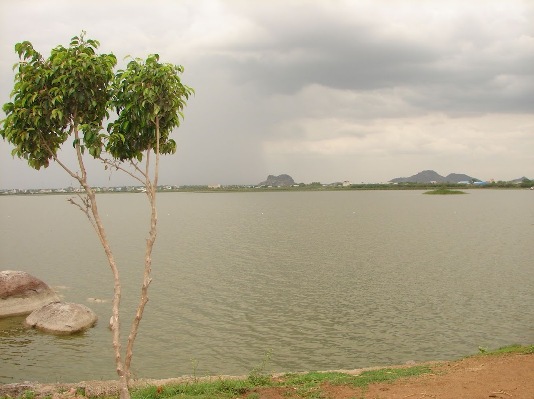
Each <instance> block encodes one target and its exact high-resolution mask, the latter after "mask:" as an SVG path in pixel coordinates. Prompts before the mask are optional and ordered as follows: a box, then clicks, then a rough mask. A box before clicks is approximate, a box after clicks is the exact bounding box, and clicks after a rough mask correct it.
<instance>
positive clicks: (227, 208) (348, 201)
mask: <svg viewBox="0 0 534 399" xmlns="http://www.w3.org/2000/svg"><path fill="white" fill-rule="evenodd" d="M458 197H460V198H458ZM65 199H66V197H61V196H44V197H4V198H0V201H1V202H2V204H1V208H0V209H1V211H0V222H1V223H0V231H1V232H2V233H3V235H2V236H3V240H2V241H1V244H0V245H1V246H2V247H1V248H0V250H1V253H2V258H1V260H0V262H1V263H0V267H1V268H2V269H21V270H25V271H28V272H30V273H32V274H35V275H36V276H38V277H40V278H42V279H43V280H45V281H47V282H48V283H49V284H51V285H52V286H62V287H64V288H62V289H61V290H60V293H61V294H63V295H64V297H65V300H67V301H70V302H79V303H84V304H86V305H87V306H89V307H91V308H92V309H93V310H94V311H95V312H96V313H97V314H98V315H99V323H98V324H97V326H96V327H95V328H93V329H91V330H89V331H87V332H85V333H84V334H82V335H80V336H74V337H71V338H68V337H54V336H50V335H46V334H41V333H38V332H36V331H34V330H26V329H24V328H22V327H21V322H22V320H23V318H12V319H3V320H0V337H1V340H0V382H13V381H24V380H40V381H56V380H57V381H79V380H87V379H101V378H115V374H114V370H113V356H112V350H111V336H110V332H109V330H108V329H107V320H109V316H110V313H111V311H110V306H111V305H110V304H111V296H112V284H111V282H110V272H109V270H108V269H107V267H106V261H105V258H104V256H103V254H102V251H101V249H100V248H99V246H98V242H97V240H96V238H95V237H94V233H93V232H92V231H91V228H90V226H89V225H88V224H87V222H86V220H84V218H83V215H80V214H79V212H78V211H76V209H74V207H69V206H68V204H67V203H66V201H65ZM532 199H533V197H532V194H531V193H530V192H529V191H521V190H517V191H473V192H470V194H469V195H464V196H454V198H451V196H446V197H437V198H436V197H434V196H432V197H430V196H424V195H421V192H324V193H323V192H316V193H313V192H312V193H303V192H297V193H240V194H211V195H206V194H185V193H184V194H182V193H166V194H162V195H160V196H159V200H158V201H159V215H160V216H159V228H160V231H159V237H158V241H157V244H156V249H155V251H156V252H155V254H154V268H153V269H154V281H153V284H152V286H151V292H150V298H151V300H150V302H149V304H148V306H147V310H146V316H145V318H144V319H143V322H142V325H141V332H140V335H139V338H138V342H137V346H136V353H135V357H134V364H133V368H134V372H135V374H136V376H137V377H157V378H164V377H173V376H177V375H183V374H191V373H193V372H194V371H196V373H197V374H199V375H200V374H246V373H248V372H250V370H251V369H252V368H253V367H254V366H256V365H257V364H258V363H260V362H261V359H262V358H263V356H264V354H265V353H267V352H272V357H271V359H272V360H271V363H270V368H271V370H272V371H298V370H317V369H319V370H325V369H339V368H355V367H363V366H372V365H383V364H391V363H403V362H406V361H408V360H416V361H423V360H435V359H440V358H451V357H455V356H460V355H464V354H466V353H471V352H475V351H476V350H477V347H478V346H486V347H497V346H500V345H505V344H510V343H515V342H519V343H532V342H534V328H533V326H534V314H533V310H532V306H531V304H532V303H533V300H534V290H533V288H534V269H533V268H532V267H531V260H532V259H533V258H534V246H532V242H534V225H533V220H534V207H532ZM99 200H100V207H101V209H102V210H103V214H105V215H107V216H106V220H105V222H106V223H107V226H109V236H110V239H111V242H112V245H113V248H114V250H115V252H116V257H117V261H118V263H119V265H120V266H121V267H122V270H123V275H122V278H123V279H124V284H125V288H124V291H125V294H124V300H123V302H124V305H125V308H126V309H131V308H132V306H133V305H134V304H135V303H136V295H137V293H138V289H139V281H140V280H141V272H142V260H143V242H144V236H143V234H144V233H145V232H146V231H147V225H146V222H147V220H146V219H142V220H137V219H136V218H135V217H134V216H136V215H139V214H142V212H143V211H144V210H145V209H146V205H145V203H144V197H143V196H139V195H133V194H132V195H130V194H124V195H101V196H99ZM43 210H45V212H43ZM8 215H9V217H8ZM35 220H39V221H40V222H39V224H37V225H36V224H35V223H34V221H35ZM29 226H31V227H32V228H31V229H30V228H29ZM90 298H97V299H99V301H94V300H90ZM100 300H101V301H100ZM125 316H126V317H131V316H132V312H131V311H128V312H126V313H125ZM127 327H128V325H125V326H124V328H127ZM124 334H125V335H126V331H125V332H124Z"/></svg>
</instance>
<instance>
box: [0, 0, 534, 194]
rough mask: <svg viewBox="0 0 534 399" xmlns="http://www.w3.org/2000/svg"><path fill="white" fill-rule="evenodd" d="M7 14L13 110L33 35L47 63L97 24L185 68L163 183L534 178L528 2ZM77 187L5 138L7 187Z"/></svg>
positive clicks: (3, 34)
mask: <svg viewBox="0 0 534 399" xmlns="http://www.w3.org/2000/svg"><path fill="white" fill-rule="evenodd" d="M0 21H1V24H0V51H1V56H0V102H1V103H2V104H3V103H5V102H7V101H9V95H10V92H11V90H12V87H13V78H14V72H13V70H12V66H13V64H15V63H16V62H17V61H18V59H17V56H16V54H15V52H14V45H15V43H17V42H20V41H23V40H29V41H30V42H32V43H33V45H34V47H35V48H36V49H37V50H38V51H39V52H41V53H42V54H43V55H45V56H48V55H49V53H50V50H51V49H52V48H53V47H55V46H57V45H59V44H62V45H65V46H67V45H68V43H69V41H70V38H71V37H72V36H75V35H78V34H79V33H80V32H81V31H82V30H85V31H86V32H87V37H89V38H93V39H96V40H99V41H100V43H101V47H100V50H101V51H102V52H113V53H114V54H115V55H116V56H117V58H118V59H119V60H122V59H123V58H124V57H125V56H127V55H131V56H134V57H141V58H144V57H146V56H147V55H148V54H151V53H158V54H160V57H161V60H162V61H164V62H172V63H175V64H181V65H183V66H184V67H185V73H184V75H183V82H184V83H185V84H187V85H189V86H191V87H193V88H194V89H195V91H196V95H195V96H194V97H193V98H191V99H190V101H189V103H188V106H187V108H186V109H185V120H184V122H183V124H182V126H181V127H180V128H179V129H177V130H176V131H175V132H174V135H173V138H174V139H175V140H176V142H177V143H178V152H177V153H176V154H175V155H172V156H167V157H165V159H164V162H163V164H162V176H161V180H160V181H161V183H163V184H176V185H184V184H215V183H220V184H256V183H259V182H260V181H262V180H265V178H266V177H267V175H268V174H274V175H279V174H282V173H287V174H289V175H291V176H292V177H293V178H294V179H295V181H297V182H305V183H309V182H312V181H320V182H323V183H329V182H334V181H343V180H349V181H351V182H354V183H357V182H384V181H388V180H390V179H392V178H395V177H402V176H410V175H413V174H415V173H417V172H420V171H422V170H425V169H433V170H435V171H436V172H438V173H440V174H442V175H447V174H449V173H453V172H455V173H466V174H468V175H470V176H472V177H477V178H479V179H482V180H487V179H491V178H494V179H495V180H511V179H515V178H518V177H521V176H523V175H526V176H527V177H529V178H534V22H533V21H534V2H532V1H528V0H525V1H520V0H501V1H492V0H478V1H477V0H471V1H465V0H461V1H454V0H447V1H442V0H425V1H422V0H412V1H410V0H406V1H396V0H383V1H382V0H372V1H371V0H370V1H359V0H352V1H348V0H346V1H342V0H309V1H304V0H302V1H298V0H283V1H282V0H280V1H276V0H257V1H248V0H241V1H239V0H220V1H216V0H154V1H136V0H124V1H123V0H106V1H102V0H47V1H43V0H2V1H1V2H0ZM3 117H4V115H3V114H2V118H3ZM69 150H72V146H70V144H69V145H67V146H66V149H65V151H63V152H62V156H64V157H66V159H67V160H72V156H71V155H70V154H69V152H70V151H69ZM90 169H91V170H90V172H92V173H93V174H92V176H93V177H92V180H91V181H92V183H93V184H95V185H104V186H107V185H119V184H125V183H131V182H132V181H131V180H128V179H127V178H125V177H123V176H120V175H117V174H115V175H113V176H109V173H108V172H104V171H102V170H101V168H100V166H99V165H93V164H92V165H91V167H90ZM69 185H74V181H73V180H72V178H68V177H66V175H65V174H64V172H63V171H62V170H61V169H59V167H57V165H51V166H50V167H49V168H48V169H46V170H41V171H34V170H32V169H31V168H29V167H28V166H27V165H26V163H25V162H24V161H21V160H18V159H13V158H12V156H11V148H10V145H9V144H8V143H6V142H4V141H1V140H0V188H39V187H65V186H69Z"/></svg>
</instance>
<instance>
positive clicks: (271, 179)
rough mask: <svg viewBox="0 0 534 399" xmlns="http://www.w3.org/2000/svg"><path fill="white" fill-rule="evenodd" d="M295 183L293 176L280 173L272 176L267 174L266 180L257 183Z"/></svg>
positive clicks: (280, 185) (279, 185)
mask: <svg viewBox="0 0 534 399" xmlns="http://www.w3.org/2000/svg"><path fill="white" fill-rule="evenodd" d="M293 184H295V181H294V180H293V178H292V177H291V176H289V175H285V174H284V175H280V176H274V175H269V176H267V180H265V181H262V182H261V183H259V184H258V185H259V186H273V187H289V186H292V185H293Z"/></svg>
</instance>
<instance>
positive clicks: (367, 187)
mask: <svg viewBox="0 0 534 399" xmlns="http://www.w3.org/2000/svg"><path fill="white" fill-rule="evenodd" d="M436 188H446V189H460V188H461V189H462V190H488V189H490V190H495V189H498V190H529V189H530V190H532V189H533V188H532V187H529V186H522V185H521V184H513V183H506V184H499V183H491V184H486V185H470V184H456V183H451V184H444V183H439V184H433V183H399V184H393V183H392V184H351V185H349V186H342V185H335V184H328V185H310V184H307V185H296V186H289V187H288V186H280V187H269V186H251V185H228V186H220V187H216V188H211V187H209V186H202V185H198V186H181V187H177V186H161V187H158V190H157V191H158V192H179V193H235V192H254V193H257V192H297V191H299V192H300V191H395V190H403V191H410V190H412V191H413V190H430V189H436ZM95 191H96V193H97V194H143V193H144V191H142V188H140V187H138V186H122V187H106V188H101V187H95ZM77 194H83V191H78V190H75V189H3V190H0V196H10V195H77Z"/></svg>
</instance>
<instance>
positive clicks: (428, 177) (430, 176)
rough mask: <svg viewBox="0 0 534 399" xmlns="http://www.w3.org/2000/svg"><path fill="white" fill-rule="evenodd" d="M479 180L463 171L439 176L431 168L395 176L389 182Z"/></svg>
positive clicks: (458, 181)
mask: <svg viewBox="0 0 534 399" xmlns="http://www.w3.org/2000/svg"><path fill="white" fill-rule="evenodd" d="M472 180H474V181H479V179H476V178H474V177H471V176H468V175H465V174H463V173H450V174H449V175H447V176H445V177H444V176H441V175H440V174H438V173H436V172H435V171H433V170H423V171H422V172H419V173H417V174H416V175H413V176H410V177H396V178H395V179H391V180H390V182H391V183H430V182H433V181H435V182H437V183H460V182H464V181H472Z"/></svg>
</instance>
